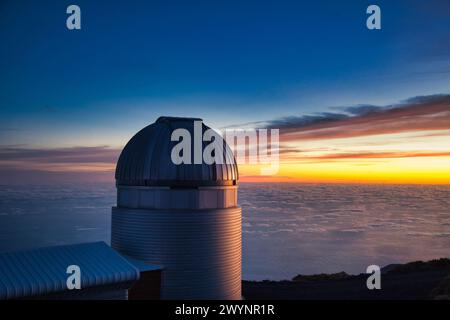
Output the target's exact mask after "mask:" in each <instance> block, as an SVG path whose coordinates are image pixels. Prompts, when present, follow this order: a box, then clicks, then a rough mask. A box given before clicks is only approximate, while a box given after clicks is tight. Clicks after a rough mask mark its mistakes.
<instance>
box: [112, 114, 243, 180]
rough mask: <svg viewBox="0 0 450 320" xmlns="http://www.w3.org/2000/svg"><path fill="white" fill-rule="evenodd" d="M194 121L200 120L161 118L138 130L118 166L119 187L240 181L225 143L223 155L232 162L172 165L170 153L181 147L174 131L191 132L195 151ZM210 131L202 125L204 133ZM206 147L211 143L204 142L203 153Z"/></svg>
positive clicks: (122, 154) (117, 178)
mask: <svg viewBox="0 0 450 320" xmlns="http://www.w3.org/2000/svg"><path fill="white" fill-rule="evenodd" d="M194 121H201V119H193V118H171V117H161V118H159V119H158V120H157V121H156V122H155V123H153V124H151V125H149V126H147V127H145V128H144V129H142V130H141V131H139V132H138V133H137V134H136V135H135V136H134V137H133V138H131V140H130V141H129V142H128V143H127V145H126V146H125V148H124V149H123V150H122V153H121V154H120V157H119V160H118V162H117V167H116V181H117V184H118V185H131V186H171V187H176V186H181V187H186V186H188V187H193V186H217V185H219V186H220V185H235V184H236V182H237V180H238V178H239V177H238V168H237V165H236V161H235V159H234V157H233V154H232V151H231V149H230V148H229V146H228V145H227V144H226V143H224V147H223V148H224V151H223V153H224V155H227V159H228V161H230V163H223V164H213V165H207V164H205V163H203V164H180V165H176V164H174V163H173V162H172V159H171V151H172V148H173V147H174V146H175V145H176V144H178V142H176V141H174V142H172V141H171V135H172V132H173V131H174V130H175V129H179V128H183V129H186V130H188V131H189V132H190V134H191V138H192V139H191V147H192V150H194V149H193V148H194ZM208 129H209V127H208V126H206V125H203V128H202V131H203V133H204V132H205V131H206V130H208ZM207 144H209V142H207V143H203V147H202V151H203V150H204V148H205V146H206V145H207ZM192 157H193V151H192Z"/></svg>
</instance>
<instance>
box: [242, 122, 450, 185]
mask: <svg viewBox="0 0 450 320" xmlns="http://www.w3.org/2000/svg"><path fill="white" fill-rule="evenodd" d="M283 144H284V147H287V148H289V149H290V150H296V152H289V153H286V154H283V153H281V154H280V164H279V171H278V173H277V174H276V175H274V176H261V174H260V173H261V167H262V166H264V165H262V164H256V165H251V164H241V165H240V166H239V170H240V176H241V180H242V181H247V182H258V181H261V182H262V181H280V182H289V181H291V182H297V181H299V182H330V183H338V182H349V183H350V182H351V183H354V182H361V183H395V184H397V183H400V184H402V183H408V184H409V183H413V184H450V130H441V131H420V132H406V133H396V134H382V135H373V136H364V137H350V138H339V139H325V140H322V139H321V140H304V141H299V140H295V141H289V142H287V143H283ZM266 167H267V166H266Z"/></svg>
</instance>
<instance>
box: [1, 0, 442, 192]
mask: <svg viewBox="0 0 450 320" xmlns="http://www.w3.org/2000/svg"><path fill="white" fill-rule="evenodd" d="M72 3H75V4H78V5H79V6H80V8H81V12H82V29H81V30H76V31H69V30H68V29H67V28H66V26H65V20H66V17H67V14H66V13H65V11H66V8H67V6H68V5H69V4H72ZM370 4H373V3H372V2H369V1H361V0H360V1H356V0H355V1H325V0H320V1H309V2H308V3H303V2H302V1H248V2H246V3H245V4H243V3H242V1H239V2H238V1H193V2H189V4H188V3H187V2H186V1H171V2H167V1H164V2H163V1H161V2H158V1H149V2H144V1H136V2H133V1H122V0H119V1H114V2H111V1H101V0H99V1H71V2H68V1H56V0H55V1H45V0H41V1H37V0H34V1H24V0H19V1H17V0H16V1H8V0H6V1H1V2H0V43H1V45H0V88H1V89H0V181H2V182H0V183H13V182H14V183H15V182H27V181H30V182H52V183H53V182H63V181H68V180H72V179H73V180H77V179H80V180H83V181H97V180H108V181H109V180H110V181H112V179H113V171H114V168H115V162H116V160H117V157H118V155H119V153H120V150H121V149H122V148H123V146H124V145H125V143H126V142H127V141H128V140H129V139H130V138H131V137H132V136H133V134H134V133H136V132H137V131H138V130H140V129H141V128H143V127H145V126H146V125H148V124H150V123H152V122H154V121H155V120H156V119H157V118H158V117H159V116H162V115H168V116H189V117H200V118H202V119H203V120H204V121H205V123H206V124H208V125H209V126H211V127H213V128H217V129H223V128H227V127H230V126H237V127H247V128H250V127H252V128H277V129H280V140H281V141H280V145H281V149H280V161H281V164H280V170H279V172H278V174H277V175H276V176H274V177H261V176H259V171H260V166H255V165H241V166H240V174H241V180H242V181H290V182H297V181H300V182H331V183H336V182H361V183H367V182H376V183H433V184H434V183H445V184H450V14H449V13H450V2H449V1H448V0H431V1H419V0H404V1H401V0H400V1H376V4H378V5H379V6H380V7H381V10H382V30H372V31H371V30H368V29H367V28H366V19H367V14H366V8H367V6H368V5H370Z"/></svg>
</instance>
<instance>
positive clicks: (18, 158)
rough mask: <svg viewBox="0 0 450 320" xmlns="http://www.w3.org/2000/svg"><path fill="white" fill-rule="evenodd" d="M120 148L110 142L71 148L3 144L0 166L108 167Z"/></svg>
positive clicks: (0, 149) (114, 160)
mask: <svg viewBox="0 0 450 320" xmlns="http://www.w3.org/2000/svg"><path fill="white" fill-rule="evenodd" d="M119 153H120V150H118V149H113V148H109V147H108V146H98V147H72V148H53V149H52V148H30V147H26V146H0V168H3V169H4V168H10V169H26V170H30V169H33V170H42V171H71V170H74V171H77V170H79V171H85V170H86V171H89V170H90V169H99V170H100V171H104V170H108V168H109V169H111V168H113V167H114V164H115V162H116V161H117V158H118V156H119Z"/></svg>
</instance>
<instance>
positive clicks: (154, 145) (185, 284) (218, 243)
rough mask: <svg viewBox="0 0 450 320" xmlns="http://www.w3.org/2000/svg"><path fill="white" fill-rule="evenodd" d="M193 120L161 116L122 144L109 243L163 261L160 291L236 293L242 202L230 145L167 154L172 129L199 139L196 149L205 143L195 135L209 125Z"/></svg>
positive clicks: (168, 295) (209, 295)
mask: <svg viewBox="0 0 450 320" xmlns="http://www.w3.org/2000/svg"><path fill="white" fill-rule="evenodd" d="M200 121H201V119H194V118H173V117H160V118H159V119H158V120H157V121H156V122H155V123H153V124H151V125H149V126H147V127H145V128H144V129H142V130H141V131H139V132H138V133H137V134H136V135H135V136H134V137H133V138H132V139H131V140H130V141H129V142H128V144H127V145H126V146H125V148H124V149H123V151H122V153H121V155H120V157H119V160H118V163H117V168H116V186H117V206H116V207H113V208H112V223H111V228H112V230H111V245H112V247H113V248H114V249H116V250H117V251H119V252H120V253H122V254H124V255H126V256H129V257H131V258H133V259H138V260H141V261H143V262H145V263H148V264H152V265H160V266H161V267H162V269H163V271H162V279H161V298H162V299H241V243H242V240H241V239H242V235H241V209H240V208H239V207H238V204H237V182H238V168H237V165H236V161H235V159H234V157H233V155H232V153H231V150H230V148H229V146H228V145H227V144H226V143H225V142H224V143H223V150H224V152H223V153H224V155H225V156H227V157H229V158H228V160H229V161H224V162H222V163H213V164H205V162H204V161H202V162H201V163H200V164H195V163H193V162H194V161H193V162H191V163H190V164H189V163H181V164H175V163H174V162H173V161H172V158H171V154H172V149H173V148H174V146H175V145H177V144H178V143H179V141H172V139H171V138H172V133H173V131H174V130H176V129H184V130H183V131H184V132H189V133H190V136H191V137H192V138H191V141H190V142H189V143H190V145H191V147H192V150H194V149H195V148H198V147H199V144H198V143H199V141H201V142H200V146H201V148H202V150H203V149H204V148H205V147H206V146H207V145H208V142H203V139H202V136H203V133H205V131H207V130H208V129H209V128H208V127H207V126H205V125H204V124H203V123H201V125H200V130H198V128H199V127H198V123H199V122H200ZM194 123H196V124H194ZM186 130H187V131H186ZM199 133H200V135H201V136H200V137H199V136H198V134H199ZM199 139H200V140H199ZM183 152H186V151H183ZM192 158H194V151H192Z"/></svg>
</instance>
